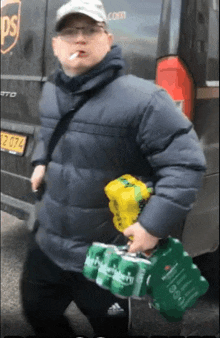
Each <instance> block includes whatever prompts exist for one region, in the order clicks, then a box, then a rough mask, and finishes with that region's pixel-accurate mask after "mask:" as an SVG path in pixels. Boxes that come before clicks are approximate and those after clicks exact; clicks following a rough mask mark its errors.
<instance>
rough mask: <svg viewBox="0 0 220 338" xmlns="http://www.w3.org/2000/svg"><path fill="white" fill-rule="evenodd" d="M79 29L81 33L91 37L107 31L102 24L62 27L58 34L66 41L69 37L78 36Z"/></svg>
mask: <svg viewBox="0 0 220 338" xmlns="http://www.w3.org/2000/svg"><path fill="white" fill-rule="evenodd" d="M79 31H81V32H82V34H83V35H84V36H85V37H87V38H93V37H95V36H96V35H98V34H100V33H101V32H103V31H104V32H105V33H107V31H106V30H105V28H104V27H103V26H99V25H94V26H91V25H90V26H86V27H71V28H66V29H63V30H62V31H61V32H59V36H60V37H61V38H62V39H64V40H66V41H68V40H71V39H75V38H76V37H77V36H78V34H79Z"/></svg>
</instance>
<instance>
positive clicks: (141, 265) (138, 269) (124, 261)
mask: <svg viewBox="0 0 220 338" xmlns="http://www.w3.org/2000/svg"><path fill="white" fill-rule="evenodd" d="M150 271H151V262H150V261H148V260H147V259H144V258H140V257H138V255H135V254H129V253H128V252H127V251H126V247H117V246H114V245H106V244H102V243H97V242H96V243H93V245H92V246H91V247H90V248H89V250H88V253H87V257H86V261H85V265H84V270H83V274H84V276H85V277H86V278H88V279H90V280H92V281H94V282H96V283H97V284H98V285H99V286H100V287H102V288H104V289H108V290H109V291H111V292H112V293H113V294H115V295H117V296H118V297H121V298H127V297H134V298H140V297H142V296H144V295H145V294H146V292H147V291H146V285H147V283H146V281H147V278H148V276H149V274H150Z"/></svg>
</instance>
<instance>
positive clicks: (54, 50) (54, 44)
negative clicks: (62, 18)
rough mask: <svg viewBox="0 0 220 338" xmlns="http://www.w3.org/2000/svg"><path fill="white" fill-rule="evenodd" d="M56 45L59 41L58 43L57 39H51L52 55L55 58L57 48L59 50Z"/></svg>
mask: <svg viewBox="0 0 220 338" xmlns="http://www.w3.org/2000/svg"><path fill="white" fill-rule="evenodd" d="M58 44H59V41H58V39H57V37H54V38H53V39H52V48H53V53H54V55H55V56H57V55H58V48H59V47H58Z"/></svg>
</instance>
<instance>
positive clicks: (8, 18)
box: [1, 0, 21, 54]
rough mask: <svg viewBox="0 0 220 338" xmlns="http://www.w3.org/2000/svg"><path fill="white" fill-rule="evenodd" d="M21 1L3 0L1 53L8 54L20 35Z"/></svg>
mask: <svg viewBox="0 0 220 338" xmlns="http://www.w3.org/2000/svg"><path fill="white" fill-rule="evenodd" d="M20 17H21V1H20V0H1V53H2V54H6V53H8V52H9V51H10V50H11V49H12V48H13V47H14V46H15V45H16V43H17V41H18V37H19V33H20Z"/></svg>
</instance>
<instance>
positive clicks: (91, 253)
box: [83, 242, 107, 281]
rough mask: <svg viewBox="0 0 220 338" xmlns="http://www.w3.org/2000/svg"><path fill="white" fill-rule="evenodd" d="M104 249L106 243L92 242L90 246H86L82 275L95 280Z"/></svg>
mask: <svg viewBox="0 0 220 338" xmlns="http://www.w3.org/2000/svg"><path fill="white" fill-rule="evenodd" d="M106 249H107V245H106V244H103V243H98V242H94V243H93V244H92V246H90V247H89V248H88V251H87V255H86V260H85V263H84V267H83V275H84V276H85V277H86V278H88V279H89V280H91V281H95V279H96V276H97V273H98V269H99V267H100V265H101V262H102V259H103V255H104V252H105V251H106Z"/></svg>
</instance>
